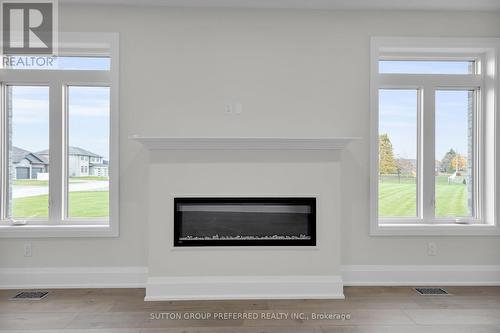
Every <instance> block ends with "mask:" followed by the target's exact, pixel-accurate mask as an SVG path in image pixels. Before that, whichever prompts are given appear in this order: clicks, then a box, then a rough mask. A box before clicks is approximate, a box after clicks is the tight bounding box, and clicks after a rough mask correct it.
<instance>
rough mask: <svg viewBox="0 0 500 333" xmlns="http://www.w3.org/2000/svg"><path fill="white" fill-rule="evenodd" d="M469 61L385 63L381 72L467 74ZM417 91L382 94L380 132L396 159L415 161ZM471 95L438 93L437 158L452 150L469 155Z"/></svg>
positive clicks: (394, 90) (436, 115)
mask: <svg viewBox="0 0 500 333" xmlns="http://www.w3.org/2000/svg"><path fill="white" fill-rule="evenodd" d="M468 67H469V64H468V63H467V62H439V61H434V62H428V61H384V62H382V63H381V64H380V67H379V70H380V72H381V73H422V74H431V73H447V74H466V73H468V72H469V69H468ZM417 103H418V92H417V90H415V89H408V90H406V89H404V90H403V89H382V90H380V91H379V133H380V134H383V133H387V134H388V135H389V138H390V140H391V142H392V145H393V150H394V156H395V157H396V158H398V157H399V158H410V159H415V158H416V150H417V112H418V110H417V109H418V107H417ZM468 105H469V92H468V91H467V90H438V91H436V114H435V118H436V130H435V131H436V132H435V135H436V159H437V160H441V159H442V158H443V156H444V155H445V154H446V152H448V151H449V150H450V149H451V148H453V149H454V150H455V151H456V152H457V153H459V154H462V155H467V147H468V112H469V108H468Z"/></svg>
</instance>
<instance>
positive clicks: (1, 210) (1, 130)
mask: <svg viewBox="0 0 500 333" xmlns="http://www.w3.org/2000/svg"><path fill="white" fill-rule="evenodd" d="M5 95H6V88H5V85H4V84H3V82H0V221H1V220H4V219H6V218H7V209H6V208H7V198H8V194H7V184H8V181H7V178H8V171H7V169H8V168H7V150H8V149H7V144H8V137H9V136H8V133H9V124H8V121H7V118H8V116H7V107H6V106H7V105H6V96H5Z"/></svg>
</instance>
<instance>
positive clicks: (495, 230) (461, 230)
mask: <svg viewBox="0 0 500 333" xmlns="http://www.w3.org/2000/svg"><path fill="white" fill-rule="evenodd" d="M370 235H371V236H499V235H500V228H499V227H498V226H497V225H491V224H420V225H419V224H394V223H393V224H378V225H376V226H372V228H371V230H370Z"/></svg>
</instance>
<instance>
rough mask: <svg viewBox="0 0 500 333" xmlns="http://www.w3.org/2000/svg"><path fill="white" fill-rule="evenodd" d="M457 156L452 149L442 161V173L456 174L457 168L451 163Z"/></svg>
mask: <svg viewBox="0 0 500 333" xmlns="http://www.w3.org/2000/svg"><path fill="white" fill-rule="evenodd" d="M455 156H457V152H456V151H455V150H454V149H453V148H452V149H450V150H449V151H448V152H447V153H446V154H445V155H444V157H443V159H442V160H441V171H444V172H447V173H453V172H455V170H456V169H455V168H454V167H453V166H452V165H451V161H453V159H454V158H455Z"/></svg>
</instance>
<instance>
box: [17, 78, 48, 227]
mask: <svg viewBox="0 0 500 333" xmlns="http://www.w3.org/2000/svg"><path fill="white" fill-rule="evenodd" d="M7 114H8V118H9V119H8V126H9V134H10V138H9V140H8V165H9V170H8V172H9V181H8V203H7V215H8V216H9V217H11V218H14V219H26V218H47V217H48V214H49V196H48V194H49V154H48V148H49V88H48V87H42V86H8V87H7Z"/></svg>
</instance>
